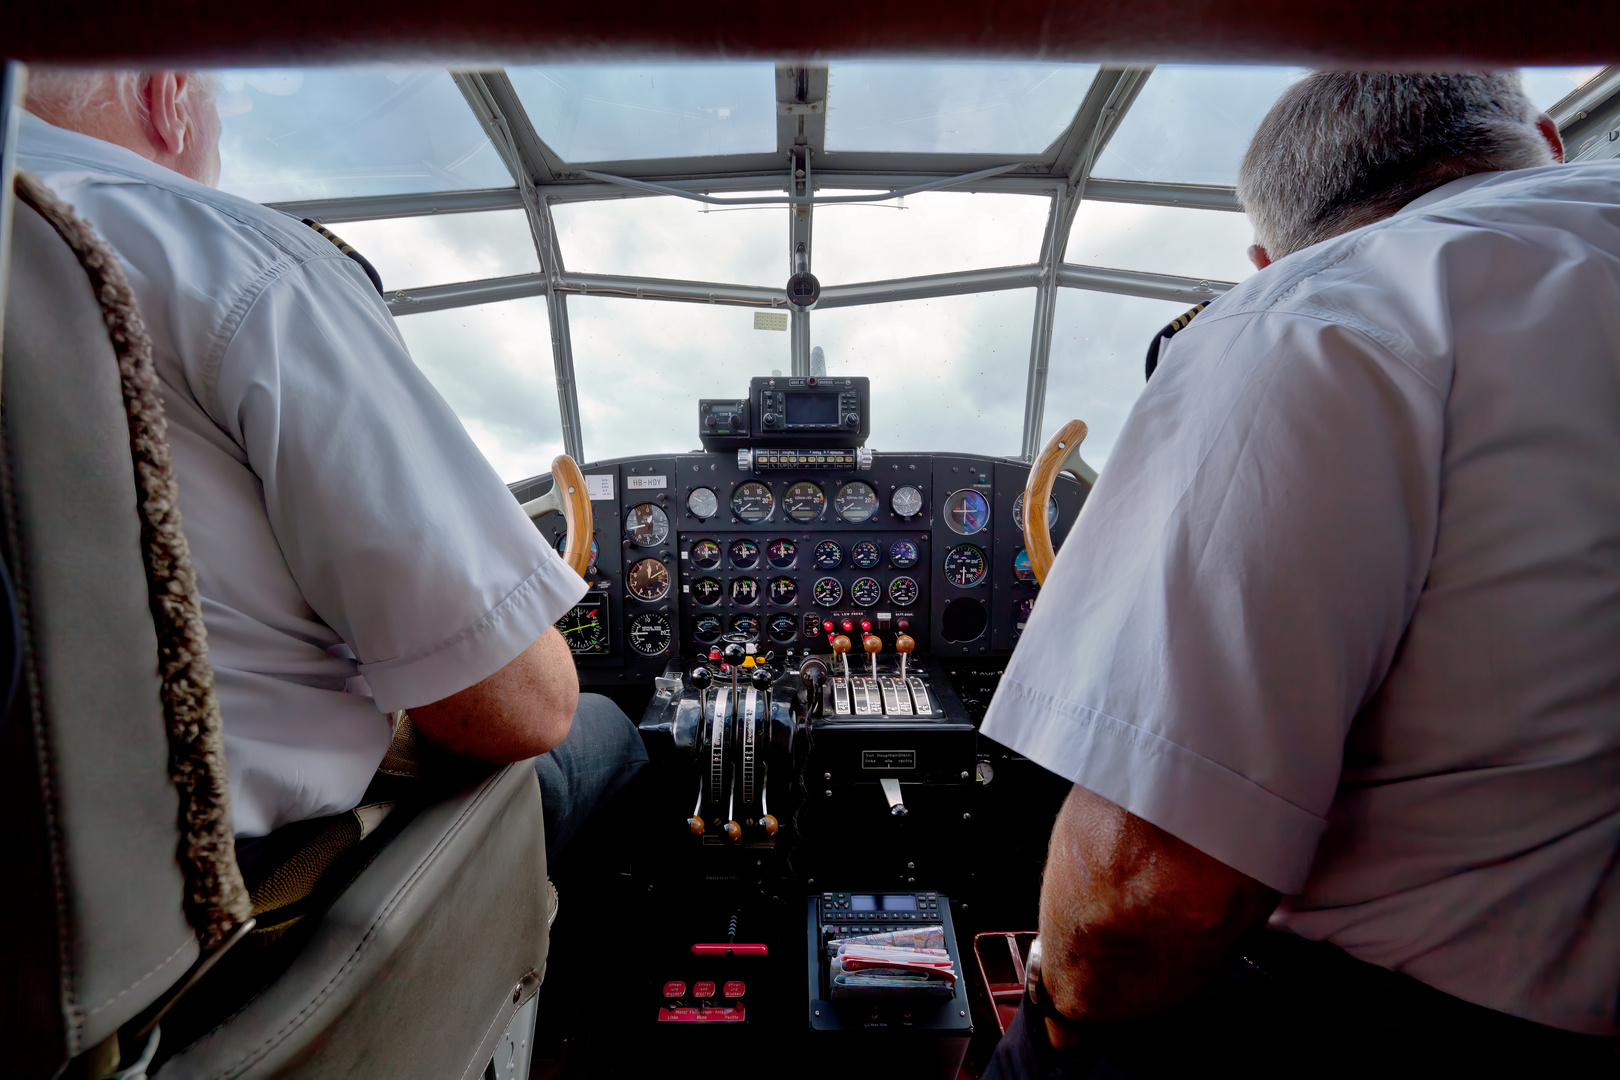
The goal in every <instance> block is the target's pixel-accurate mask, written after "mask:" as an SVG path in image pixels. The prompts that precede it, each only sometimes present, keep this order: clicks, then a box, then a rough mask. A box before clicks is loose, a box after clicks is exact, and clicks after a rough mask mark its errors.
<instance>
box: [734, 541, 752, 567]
mask: <svg viewBox="0 0 1620 1080" xmlns="http://www.w3.org/2000/svg"><path fill="white" fill-rule="evenodd" d="M758 562H759V541H758V540H749V539H748V538H747V537H744V538H743V539H741V540H733V541H732V542H731V565H732V566H740V567H742V568H743V569H745V570H746V569H748V568H749V567H751V566H753V565H755V564H756V563H758Z"/></svg>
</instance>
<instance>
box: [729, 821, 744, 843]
mask: <svg viewBox="0 0 1620 1080" xmlns="http://www.w3.org/2000/svg"><path fill="white" fill-rule="evenodd" d="M726 839H727V840H730V841H731V842H732V843H733V844H735V843H736V842H737V841H738V840H741V839H742V826H741V825H739V824H737V823H736V822H735V821H728V822H726Z"/></svg>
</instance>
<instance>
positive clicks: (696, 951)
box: [692, 942, 771, 956]
mask: <svg viewBox="0 0 1620 1080" xmlns="http://www.w3.org/2000/svg"><path fill="white" fill-rule="evenodd" d="M770 954H771V950H770V949H768V948H766V947H765V946H764V945H727V944H725V943H724V942H722V943H720V944H718V945H693V946H692V955H693V956H769V955H770Z"/></svg>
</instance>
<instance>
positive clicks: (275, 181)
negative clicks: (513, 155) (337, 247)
mask: <svg viewBox="0 0 1620 1080" xmlns="http://www.w3.org/2000/svg"><path fill="white" fill-rule="evenodd" d="M219 113H220V118H221V130H220V166H221V169H220V183H219V186H220V188H221V189H222V190H224V191H229V192H231V193H232V194H235V195H241V196H243V197H245V198H249V199H252V200H254V201H255V202H286V201H291V200H305V199H334V198H347V197H354V196H380V195H398V194H409V193H417V192H437V191H457V190H465V189H472V188H496V187H507V186H509V185H510V184H511V183H512V177H511V174H509V173H508V172H507V170H506V168H505V166H503V165H502V164H501V159H500V156H499V155H498V154H497V153H496V152H495V150H494V148H493V147H492V146H491V145H490V142H489V139H488V138H487V137H486V136H485V135H484V131H483V129H482V128H481V127H480V126H479V124H478V121H477V119H476V118H475V117H474V116H473V114H472V113H471V112H469V111H468V109H467V103H466V101H465V100H464V99H463V98H462V95H461V91H459V90H458V89H457V88H456V86H455V84H454V83H453V82H452V81H451V79H450V75H449V74H448V73H447V72H445V71H444V70H443V69H442V68H440V69H427V68H370V67H368V68H257V69H236V70H228V71H223V72H221V73H220V93H219Z"/></svg>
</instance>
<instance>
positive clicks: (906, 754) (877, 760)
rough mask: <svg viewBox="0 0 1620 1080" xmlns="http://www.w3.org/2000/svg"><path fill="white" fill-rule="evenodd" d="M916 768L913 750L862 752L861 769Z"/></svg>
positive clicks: (915, 755) (915, 752)
mask: <svg viewBox="0 0 1620 1080" xmlns="http://www.w3.org/2000/svg"><path fill="white" fill-rule="evenodd" d="M916 767H917V751H915V750H862V751H861V768H863V769H915V768H916Z"/></svg>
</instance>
